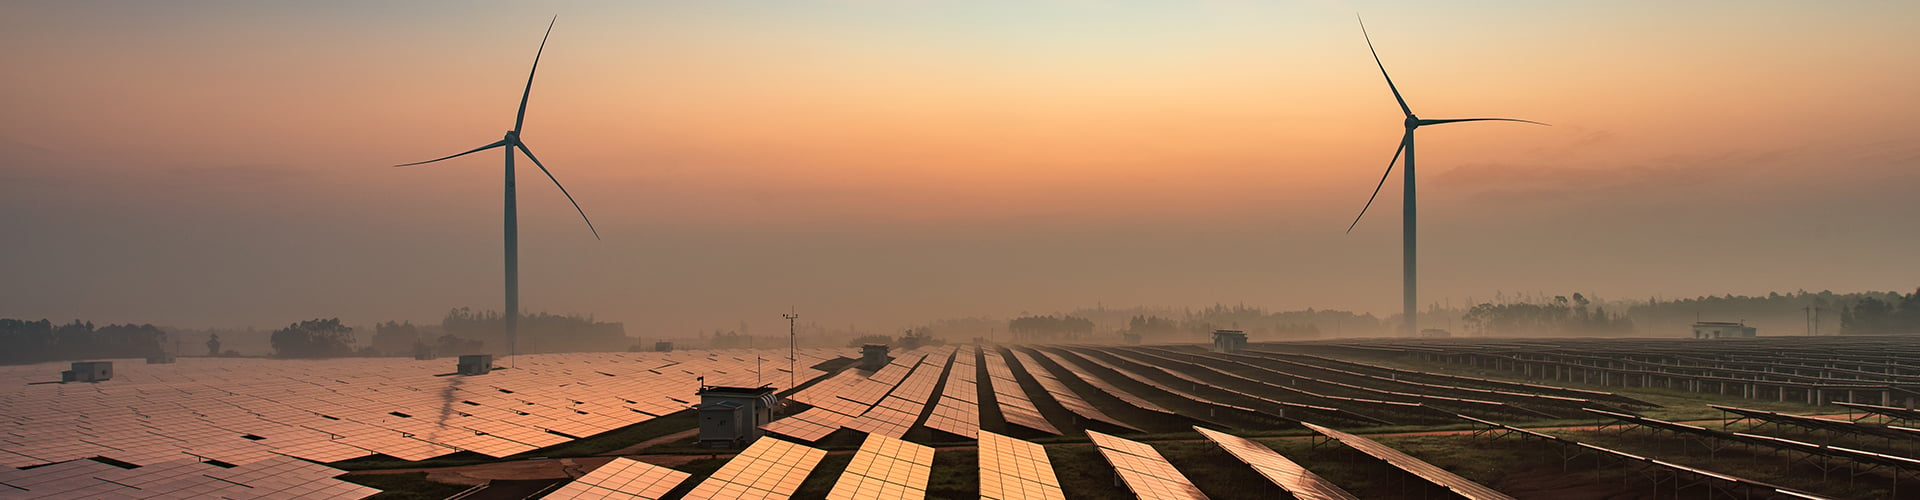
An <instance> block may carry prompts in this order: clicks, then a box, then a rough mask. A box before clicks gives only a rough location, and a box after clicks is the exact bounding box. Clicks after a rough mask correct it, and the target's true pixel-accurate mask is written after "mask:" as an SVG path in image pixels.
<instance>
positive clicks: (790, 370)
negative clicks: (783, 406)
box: [780, 307, 800, 390]
mask: <svg viewBox="0 0 1920 500" xmlns="http://www.w3.org/2000/svg"><path fill="white" fill-rule="evenodd" d="M780 317H782V318H787V390H793V388H794V383H793V381H794V378H793V377H794V375H793V374H794V373H795V370H794V366H793V362H794V359H796V358H797V357H796V356H794V354H793V352H794V349H793V346H794V333H793V332H794V328H793V320H796V319H800V313H798V312H795V311H794V309H793V308H792V307H788V308H787V313H786V314H782V315H780Z"/></svg>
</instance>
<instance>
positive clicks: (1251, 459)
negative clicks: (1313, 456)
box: [1193, 426, 1359, 500]
mask: <svg viewBox="0 0 1920 500" xmlns="http://www.w3.org/2000/svg"><path fill="white" fill-rule="evenodd" d="M1193 430H1196V431H1200V435H1202V436H1206V437H1207V439H1209V440H1212V441H1213V442H1214V443H1215V444H1218V445H1220V448H1222V449H1225V450H1227V453H1229V454H1232V455H1233V457H1234V458H1238V459H1240V461H1241V462H1244V463H1246V464H1247V466H1249V467H1253V470H1255V471H1258V472H1259V473H1260V475H1262V476H1266V477H1267V480H1268V481H1273V484H1274V485H1276V486H1279V487H1280V489H1283V490H1287V493H1288V494H1290V495H1293V497H1294V498H1296V499H1299V500H1351V499H1358V498H1359V497H1355V496H1353V494H1352V493H1347V490H1344V489H1341V488H1340V487H1339V486H1337V485H1335V484H1333V483H1332V482H1329V481H1327V480H1326V479H1323V478H1321V477H1320V475H1319V474H1314V473H1313V472H1312V471H1309V470H1307V468H1306V467H1301V466H1300V464H1297V463H1294V462H1293V461H1292V460H1288V459H1287V457H1285V456H1281V455H1280V454H1279V453H1277V452H1275V451H1273V449H1272V448H1268V447H1267V446H1266V445H1263V444H1260V443H1258V442H1254V441H1253V440H1251V439H1247V438H1243V437H1240V436H1235V435H1231V434H1227V433H1224V432H1219V431H1215V430H1212V429H1207V428H1204V427H1199V426H1195V427H1194V428H1193Z"/></svg>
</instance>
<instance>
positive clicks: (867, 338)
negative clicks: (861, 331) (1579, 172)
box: [847, 334, 893, 347]
mask: <svg viewBox="0 0 1920 500" xmlns="http://www.w3.org/2000/svg"><path fill="white" fill-rule="evenodd" d="M892 343H893V337H889V336H886V335H878V334H876V335H861V336H857V337H854V338H853V340H849V341H847V347H860V346H863V345H867V344H892Z"/></svg>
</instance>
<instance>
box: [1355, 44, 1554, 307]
mask: <svg viewBox="0 0 1920 500" xmlns="http://www.w3.org/2000/svg"><path fill="white" fill-rule="evenodd" d="M1355 17H1356V18H1358V17H1359V16H1355ZM1360 36H1361V37H1363V38H1366V40H1367V51H1368V52H1372V53H1373V64H1374V65H1375V66H1379V67H1380V76H1381V77H1382V78H1385V79H1386V80H1387V90H1391V91H1393V100H1394V102H1398V103H1400V112H1401V113H1405V114H1406V115H1407V118H1406V121H1405V122H1403V125H1404V126H1405V127H1406V129H1407V131H1406V133H1404V134H1402V135H1401V136H1400V147H1399V148H1398V149H1395V150H1394V151H1393V159H1391V160H1387V171H1386V172H1384V173H1381V174H1380V183H1379V184H1378V185H1375V186H1374V187H1373V195H1372V196H1368V197H1367V204H1366V206H1363V207H1360V215H1358V216H1355V217H1354V218H1353V224H1350V225H1348V226H1347V232H1348V233H1352V232H1353V228H1354V226H1358V225H1360V218H1361V217H1365V216H1366V215H1367V208H1369V207H1372V206H1373V200H1374V198H1376V197H1379V196H1380V188H1381V187H1383V186H1386V185H1387V177H1388V176H1390V175H1392V174H1393V164H1394V163H1395V162H1398V161H1400V154H1401V153H1402V152H1405V153H1406V155H1407V161H1406V165H1407V168H1406V171H1405V172H1402V173H1401V174H1400V176H1401V177H1402V178H1404V179H1405V180H1406V187H1405V188H1404V190H1403V191H1402V192H1403V193H1404V194H1405V196H1406V202H1405V203H1404V204H1403V205H1402V206H1401V211H1402V212H1401V230H1400V231H1401V232H1400V238H1401V241H1402V242H1403V246H1402V247H1401V249H1400V252H1401V254H1400V258H1401V262H1402V270H1401V271H1402V273H1404V279H1405V285H1404V286H1405V289H1404V290H1402V291H1401V293H1402V297H1401V299H1402V300H1403V303H1402V304H1401V305H1402V306H1403V307H1404V308H1405V315H1406V321H1405V323H1404V324H1403V325H1401V328H1402V329H1403V330H1404V331H1405V334H1406V336H1408V337H1412V336H1415V335H1417V334H1419V333H1420V326H1419V322H1418V321H1417V314H1419V311H1417V310H1416V308H1417V304H1418V303H1417V301H1416V295H1417V294H1416V293H1415V291H1416V290H1417V289H1418V287H1417V286H1415V284H1416V282H1417V277H1418V275H1417V273H1416V272H1415V271H1416V266H1415V264H1414V261H1415V256H1416V255H1417V254H1416V253H1415V252H1414V249H1415V245H1414V242H1415V239H1416V234H1415V231H1414V228H1415V224H1414V222H1415V220H1416V219H1417V214H1416V213H1415V210H1414V183H1413V179H1414V177H1413V130H1414V129H1417V128H1420V127H1425V126H1428V125H1443V124H1448V123H1459V122H1483V121H1503V122H1521V123H1532V124H1535V125H1546V124H1545V123H1540V122H1536V121H1532V120H1521V119H1516V118H1443V119H1438V120H1435V119H1423V118H1420V117H1418V116H1414V114H1413V108H1409V107H1407V100H1406V99H1405V98H1402V97H1400V88H1399V87H1395V86H1394V85H1393V77H1392V76H1388V75H1387V65H1386V64H1384V63H1381V62H1380V51H1377V50H1374V49H1373V37H1372V36H1369V35H1368V34H1367V23H1366V21H1364V20H1362V21H1360Z"/></svg>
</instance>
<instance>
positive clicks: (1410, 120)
mask: <svg viewBox="0 0 1920 500" xmlns="http://www.w3.org/2000/svg"><path fill="white" fill-rule="evenodd" d="M1406 124H1407V130H1413V129H1414V128H1415V127H1419V126H1421V125H1426V124H1427V123H1426V122H1424V121H1422V120H1421V119H1420V117H1418V116H1413V114H1412V113H1408V114H1407V121H1406Z"/></svg>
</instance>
